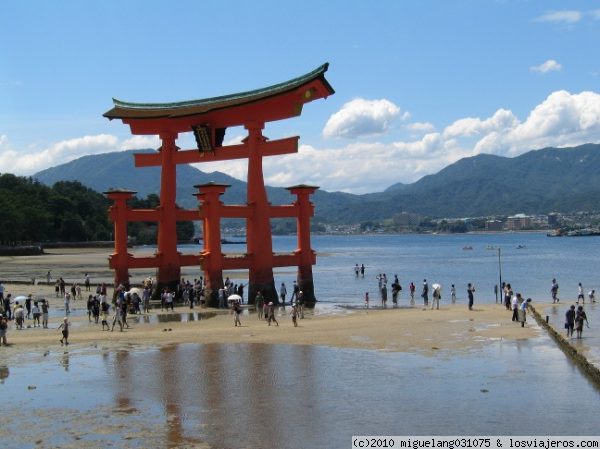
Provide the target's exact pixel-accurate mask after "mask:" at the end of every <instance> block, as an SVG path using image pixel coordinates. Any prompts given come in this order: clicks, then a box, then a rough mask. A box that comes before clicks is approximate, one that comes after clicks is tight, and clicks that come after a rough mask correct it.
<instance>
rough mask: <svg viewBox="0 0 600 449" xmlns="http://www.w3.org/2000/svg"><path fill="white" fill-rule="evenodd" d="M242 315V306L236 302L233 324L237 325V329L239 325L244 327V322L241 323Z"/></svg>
mask: <svg viewBox="0 0 600 449" xmlns="http://www.w3.org/2000/svg"><path fill="white" fill-rule="evenodd" d="M241 314H242V306H241V305H240V303H239V302H237V301H236V302H235V303H234V304H233V324H234V325H235V327H237V326H238V325H239V326H240V327H241V326H242V322H241V321H240V315H241Z"/></svg>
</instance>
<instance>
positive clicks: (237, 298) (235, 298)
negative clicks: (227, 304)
mask: <svg viewBox="0 0 600 449" xmlns="http://www.w3.org/2000/svg"><path fill="white" fill-rule="evenodd" d="M241 300H242V297H241V296H240V295H229V296H228V297H227V301H241Z"/></svg>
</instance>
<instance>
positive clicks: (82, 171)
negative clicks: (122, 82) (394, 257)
mask: <svg viewBox="0 0 600 449" xmlns="http://www.w3.org/2000/svg"><path fill="white" fill-rule="evenodd" d="M151 151H154V150H130V151H123V152H118V153H106V154H99V155H93V156H84V157H81V158H79V159H76V160H74V161H71V162H68V163H66V164H63V165H60V166H57V167H53V168H49V169H47V170H43V171H41V172H39V173H36V174H35V175H34V178H36V179H38V180H39V181H40V182H42V183H44V184H47V185H53V184H54V183H55V182H57V181H63V180H74V181H80V182H81V183H82V184H84V185H86V186H88V187H90V188H92V189H94V190H96V191H99V192H103V191H106V190H108V189H110V188H117V187H124V188H128V189H131V190H135V191H137V192H138V196H139V197H146V196H147V195H148V194H150V193H157V194H158V193H159V186H160V168H158V167H151V168H135V167H134V162H133V153H136V152H138V153H139V152H151ZM210 181H214V182H218V183H224V184H230V185H231V187H230V188H229V189H228V190H227V193H226V194H225V195H224V196H223V200H224V202H225V203H229V204H240V203H244V202H245V201H246V183H245V182H243V181H239V180H237V179H235V178H233V177H231V176H229V175H227V174H224V173H220V172H214V173H205V172H203V171H201V170H198V169H196V168H194V167H191V166H187V165H182V166H178V167H177V201H178V204H179V205H180V206H182V207H186V208H191V207H196V206H197V202H196V198H195V197H194V196H193V195H192V194H193V193H194V191H195V189H194V188H193V186H194V185H196V184H203V183H206V182H210ZM267 191H268V195H269V199H270V201H271V202H272V203H273V204H287V203H291V202H292V201H293V199H294V198H293V196H292V195H290V193H289V192H288V191H287V190H286V189H284V188H281V187H268V188H267ZM313 201H314V203H315V206H316V210H315V216H316V219H317V220H318V221H322V222H328V223H337V224H344V223H346V224H350V223H359V222H363V221H368V220H371V221H377V220H382V219H385V218H390V217H392V216H393V215H394V214H396V213H399V212H403V211H404V212H412V213H418V214H422V215H426V216H430V217H448V218H451V217H469V216H470V217H474V216H488V215H511V214H515V213H518V212H523V213H547V212H551V211H558V212H572V211H577V210H594V209H595V210H598V209H600V207H599V206H600V144H586V145H581V146H579V147H575V148H561V149H557V148H545V149H541V150H535V151H530V152H528V153H525V154H523V155H521V156H518V157H514V158H507V157H500V156H493V155H489V154H480V155H478V156H473V157H469V158H464V159H461V160H459V161H457V162H455V163H454V164H451V165H449V166H447V167H446V168H444V169H443V170H441V171H439V172H438V173H436V174H433V175H428V176H425V177H423V178H421V179H420V180H419V181H417V182H414V183H412V184H402V183H397V184H394V185H392V186H390V187H388V188H387V189H386V190H385V191H383V192H377V193H369V194H364V195H353V194H349V193H342V192H326V191H323V190H318V191H317V192H316V193H315V195H314V197H313Z"/></svg>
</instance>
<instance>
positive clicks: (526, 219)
mask: <svg viewBox="0 0 600 449" xmlns="http://www.w3.org/2000/svg"><path fill="white" fill-rule="evenodd" d="M530 228H531V217H530V216H528V215H525V214H517V215H513V216H512V217H508V218H507V219H506V229H508V230H509V231H520V230H522V229H530Z"/></svg>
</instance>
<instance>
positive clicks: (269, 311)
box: [267, 302, 279, 326]
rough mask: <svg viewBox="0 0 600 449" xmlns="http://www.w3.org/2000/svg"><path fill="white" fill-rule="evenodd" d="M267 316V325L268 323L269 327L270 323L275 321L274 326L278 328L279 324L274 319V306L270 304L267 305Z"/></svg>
mask: <svg viewBox="0 0 600 449" xmlns="http://www.w3.org/2000/svg"><path fill="white" fill-rule="evenodd" d="M267 315H268V318H267V323H269V326H270V325H271V321H275V324H276V325H277V326H279V323H278V322H277V320H276V319H275V306H274V305H273V303H272V302H270V303H269V307H268V308H267Z"/></svg>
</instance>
